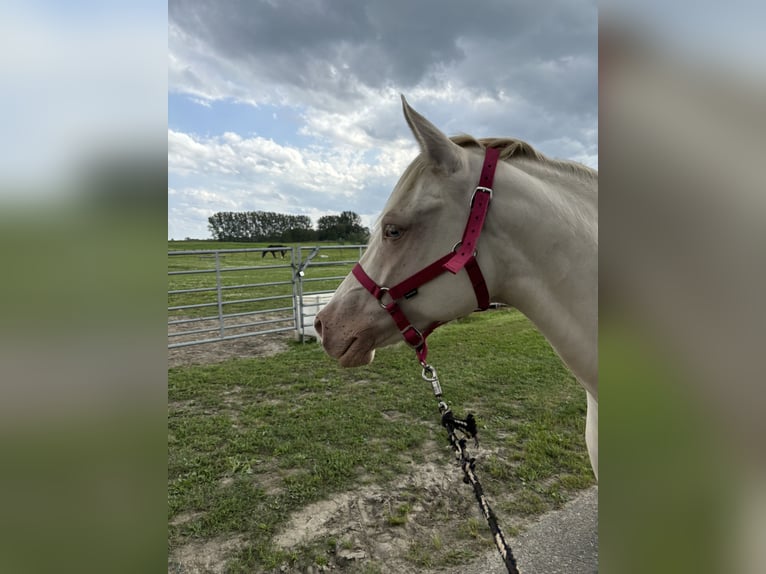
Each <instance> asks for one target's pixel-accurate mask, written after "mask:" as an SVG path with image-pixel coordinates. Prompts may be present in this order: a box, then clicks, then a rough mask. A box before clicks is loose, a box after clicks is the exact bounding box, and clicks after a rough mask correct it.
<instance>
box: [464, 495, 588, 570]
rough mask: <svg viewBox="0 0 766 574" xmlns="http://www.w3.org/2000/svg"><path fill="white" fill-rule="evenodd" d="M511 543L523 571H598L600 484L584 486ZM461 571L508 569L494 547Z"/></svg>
mask: <svg viewBox="0 0 766 574" xmlns="http://www.w3.org/2000/svg"><path fill="white" fill-rule="evenodd" d="M510 545H511V549H512V550H513V554H514V556H516V562H517V564H518V566H519V570H520V571H521V574H564V573H566V574H594V573H596V572H598V487H597V486H594V487H591V488H589V489H587V490H584V491H583V492H582V493H581V494H580V495H579V496H578V497H577V498H575V499H574V500H571V501H569V502H568V503H567V504H566V505H564V507H563V508H562V509H561V510H556V511H553V512H549V513H548V514H544V515H543V516H542V517H540V519H539V520H538V521H537V522H535V523H534V524H533V525H532V526H530V527H529V528H528V529H527V530H526V531H524V532H523V533H522V534H520V535H519V536H517V537H516V538H513V539H511V540H510ZM454 574H457V572H455V573H454ZM461 574H507V571H506V569H505V566H504V565H503V563H502V561H501V560H500V555H499V554H498V552H497V550H494V549H493V550H492V552H489V553H487V554H486V555H485V556H483V557H482V558H480V559H479V560H477V561H476V562H474V563H473V564H471V565H470V566H469V567H468V568H466V567H463V568H462V569H461Z"/></svg>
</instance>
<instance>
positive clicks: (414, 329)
mask: <svg viewBox="0 0 766 574" xmlns="http://www.w3.org/2000/svg"><path fill="white" fill-rule="evenodd" d="M410 329H412V330H413V331H415V334H416V335H417V336H418V339H420V340H419V341H418V342H417V343H410V342H409V341H408V340H407V336H406V335H405V333H406V332H407V331H409V330H410ZM399 333H401V335H402V337H404V341H405V342H406V343H407V344H408V345H409V346H410V347H413V348H415V349H419V348H420V347H421V346H422V345H423V343H425V342H426V338H425V337H424V336H423V333H421V332H420V330H419V329H418V328H417V327H414V326H412V325H407V326H406V327H405V328H404V329H402V330H401V331H399Z"/></svg>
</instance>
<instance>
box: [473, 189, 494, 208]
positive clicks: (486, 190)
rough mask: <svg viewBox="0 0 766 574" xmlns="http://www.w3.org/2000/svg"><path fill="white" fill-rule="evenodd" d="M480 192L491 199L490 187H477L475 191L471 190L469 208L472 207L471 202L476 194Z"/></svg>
mask: <svg viewBox="0 0 766 574" xmlns="http://www.w3.org/2000/svg"><path fill="white" fill-rule="evenodd" d="M479 191H481V192H482V193H488V194H489V199H490V200H491V199H492V188H491V187H484V186H481V185H477V186H476V189H474V190H473V194H471V207H473V200H474V199H476V193H477V192H479Z"/></svg>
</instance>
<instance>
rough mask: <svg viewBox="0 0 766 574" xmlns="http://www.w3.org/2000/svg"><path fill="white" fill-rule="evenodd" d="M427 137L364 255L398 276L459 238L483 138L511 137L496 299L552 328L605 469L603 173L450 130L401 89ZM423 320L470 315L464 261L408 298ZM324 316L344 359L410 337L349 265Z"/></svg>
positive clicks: (370, 264) (494, 206)
mask: <svg viewBox="0 0 766 574" xmlns="http://www.w3.org/2000/svg"><path fill="white" fill-rule="evenodd" d="M402 103H403V107H404V116H405V118H406V120H407V123H408V124H409V126H410V129H411V130H412V133H413V134H414V136H415V139H416V140H417V141H418V143H419V144H420V148H421V153H420V155H419V156H418V157H417V158H416V159H415V160H414V161H413V162H412V163H411V164H410V165H409V167H408V168H407V169H406V170H405V172H404V174H403V175H402V177H401V179H400V180H399V182H398V183H397V185H396V187H395V189H394V192H393V194H392V195H391V197H390V198H389V200H388V203H387V204H386V206H385V208H384V209H383V213H382V215H381V218H380V220H379V223H378V225H377V228H376V230H375V232H374V233H373V235H372V237H371V239H370V244H369V247H368V249H367V251H366V252H365V254H364V256H363V257H362V259H361V261H360V263H361V264H362V266H363V267H364V269H365V270H366V272H367V273H368V274H369V276H370V277H372V278H374V280H375V281H377V283H378V285H386V286H392V285H394V284H396V283H398V282H399V281H401V280H403V279H404V278H406V277H409V276H410V275H412V274H413V273H415V272H416V271H418V270H419V269H421V268H423V267H424V266H425V265H427V264H429V263H431V262H432V261H434V260H436V259H438V258H439V257H441V256H443V255H444V254H445V253H448V252H449V251H450V250H451V249H452V248H453V246H454V245H455V243H456V242H457V241H459V240H460V238H461V234H462V232H463V228H464V226H465V223H466V218H467V216H468V212H469V203H470V199H471V195H472V193H473V190H474V188H475V187H476V185H477V181H478V179H479V172H480V171H481V167H482V163H483V159H484V149H485V146H491V147H503V151H502V153H501V156H500V158H501V160H503V161H500V162H498V165H497V169H496V173H495V182H494V186H493V188H494V193H493V197H492V200H491V202H490V207H489V211H488V214H487V218H486V223H485V226H484V230H483V232H482V234H481V236H480V239H479V243H478V254H477V259H478V262H479V266H480V268H481V271H482V273H483V274H484V277H485V279H486V282H487V287H488V289H489V294H490V297H491V300H492V301H494V302H498V303H505V304H507V305H511V306H513V307H516V308H517V309H519V310H520V311H521V312H522V313H524V315H526V316H527V317H528V318H529V319H530V320H531V321H532V322H533V323H534V324H535V325H536V326H537V327H538V329H540V331H541V332H542V334H543V335H544V336H545V337H546V338H547V339H548V341H549V342H550V343H551V345H552V346H553V348H554V349H555V350H556V352H557V353H558V354H559V356H560V357H561V359H562V360H563V361H564V363H565V364H566V365H567V366H568V367H569V369H570V370H571V371H572V372H573V373H574V375H575V377H576V378H577V380H578V381H579V382H580V383H581V384H582V385H583V387H585V390H586V391H587V402H588V414H587V421H586V430H585V438H586V443H587V446H588V453H589V455H590V459H591V464H592V466H593V470H594V473H595V474H596V476H598V366H597V361H598V351H597V334H598V327H597V320H598V284H597V275H598V173H597V172H595V171H593V170H591V169H589V168H587V167H585V166H583V165H580V164H577V163H574V162H566V161H556V160H551V159H548V158H546V157H545V156H543V155H542V154H540V153H538V152H536V151H535V150H534V149H532V148H531V146H529V145H528V144H526V143H524V142H521V141H518V140H510V139H506V140H480V141H477V140H474V139H473V138H471V137H469V136H460V137H457V138H452V139H450V138H448V137H447V136H446V135H444V134H443V133H442V132H441V131H439V130H438V129H437V128H436V127H435V126H434V125H433V124H431V123H430V122H429V121H428V120H427V119H425V118H424V117H423V116H421V115H420V114H418V113H417V112H416V111H415V110H413V109H412V108H411V107H410V106H409V105H408V104H407V102H406V101H405V100H404V98H402ZM399 304H400V306H401V308H402V310H403V311H404V312H405V313H406V315H407V317H408V318H409V320H410V321H411V322H412V324H413V325H415V326H416V327H418V328H419V329H424V328H425V327H426V326H427V325H429V324H431V323H433V322H434V321H439V322H447V321H451V320H453V319H456V318H458V317H463V316H465V315H468V314H470V313H471V312H473V311H474V310H475V308H476V295H475V294H474V290H473V288H472V286H471V282H470V281H469V279H468V277H467V276H466V272H465V270H461V271H459V272H458V273H457V275H452V274H450V273H445V274H443V275H440V276H439V277H437V278H436V279H434V280H433V281H431V282H429V283H427V284H425V285H423V286H422V287H420V288H419V289H418V294H417V296H416V297H413V298H412V299H408V300H405V299H402V300H401V301H400V302H399ZM315 327H316V331H317V333H318V334H319V335H320V337H321V338H322V344H323V346H324V348H325V350H326V351H327V353H328V354H329V355H330V356H331V357H334V358H336V359H338V361H339V363H340V364H341V365H342V366H344V367H354V366H358V365H364V364H367V363H370V362H372V360H373V357H374V353H375V349H376V348H379V347H384V346H387V345H391V344H393V343H396V342H398V341H400V340H401V339H402V336H401V334H400V333H399V330H398V329H397V328H396V325H395V324H394V322H393V321H392V320H391V317H390V316H389V314H388V313H387V312H386V311H384V310H383V309H382V308H381V307H380V305H379V303H378V301H377V300H376V299H375V298H374V297H372V296H371V295H370V293H369V292H368V291H367V290H365V288H363V287H362V285H360V283H359V282H358V281H357V279H356V278H355V277H354V276H352V275H349V276H348V277H346V278H345V280H344V281H343V282H342V283H341V285H340V287H338V290H337V291H336V292H335V295H334V296H333V298H332V299H331V301H330V302H329V303H328V304H327V306H326V307H325V308H324V309H322V311H321V312H320V313H319V314H318V315H317V318H316V322H315Z"/></svg>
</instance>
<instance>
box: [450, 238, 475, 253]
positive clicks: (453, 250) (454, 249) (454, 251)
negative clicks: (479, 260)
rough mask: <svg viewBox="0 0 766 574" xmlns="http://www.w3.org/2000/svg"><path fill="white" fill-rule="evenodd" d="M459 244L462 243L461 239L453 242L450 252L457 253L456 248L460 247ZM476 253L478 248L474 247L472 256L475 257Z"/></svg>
mask: <svg viewBox="0 0 766 574" xmlns="http://www.w3.org/2000/svg"><path fill="white" fill-rule="evenodd" d="M461 245H463V242H462V241H458V242H457V243H455V245H453V246H452V253H457V248H458V247H460V246H461ZM478 254H479V250H478V249H474V250H473V256H474V257H476V256H477V255H478Z"/></svg>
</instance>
